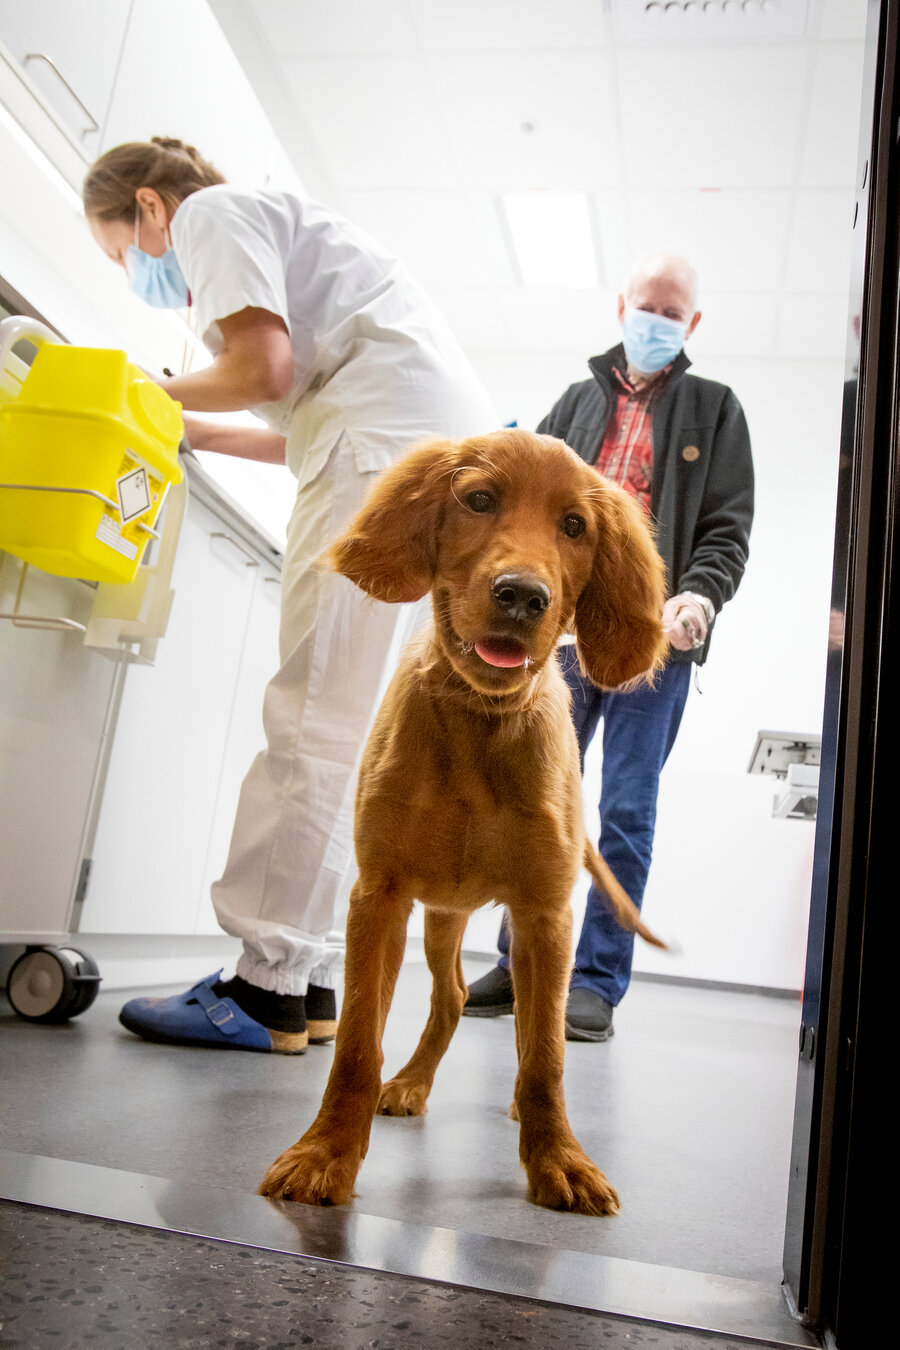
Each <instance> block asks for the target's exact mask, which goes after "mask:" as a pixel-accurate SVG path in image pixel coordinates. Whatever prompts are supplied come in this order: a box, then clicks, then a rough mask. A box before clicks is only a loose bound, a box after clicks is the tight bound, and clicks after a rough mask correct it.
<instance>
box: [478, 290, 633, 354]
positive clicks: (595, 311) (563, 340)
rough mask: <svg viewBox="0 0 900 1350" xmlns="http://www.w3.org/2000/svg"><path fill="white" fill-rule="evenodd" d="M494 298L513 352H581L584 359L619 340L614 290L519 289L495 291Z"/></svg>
mask: <svg viewBox="0 0 900 1350" xmlns="http://www.w3.org/2000/svg"><path fill="white" fill-rule="evenodd" d="M497 299H498V303H499V306H500V310H501V312H502V314H503V315H504V317H505V319H506V327H507V331H508V333H509V345H510V347H512V348H513V349H519V350H526V351H527V350H541V349H544V348H548V347H554V348H565V349H566V350H568V351H572V350H575V351H578V350H581V351H583V352H584V355H585V359H587V357H589V356H591V355H593V354H594V353H595V352H601V351H604V350H605V349H606V348H607V347H611V346H612V345H613V344H614V343H616V342H618V341H619V321H618V317H617V314H616V305H617V296H616V292H615V291H612V290H571V291H563V290H543V289H529V288H527V287H525V286H520V287H518V288H516V289H513V290H508V291H501V292H499V293H498V297H497Z"/></svg>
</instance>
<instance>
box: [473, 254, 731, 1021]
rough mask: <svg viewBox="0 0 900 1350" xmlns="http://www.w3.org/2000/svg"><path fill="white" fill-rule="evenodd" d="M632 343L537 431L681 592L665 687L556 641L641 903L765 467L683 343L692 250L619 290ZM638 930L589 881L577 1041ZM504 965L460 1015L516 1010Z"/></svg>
mask: <svg viewBox="0 0 900 1350" xmlns="http://www.w3.org/2000/svg"><path fill="white" fill-rule="evenodd" d="M619 322H620V324H621V326H622V342H621V343H620V344H619V345H618V346H615V347H613V348H611V350H610V351H608V352H605V353H604V354H603V355H602V356H595V357H593V358H592V359H591V360H590V361H589V362H588V366H589V369H590V372H591V377H590V379H587V380H583V381H582V382H581V383H579V384H573V385H571V386H570V387H569V388H568V389H567V390H566V392H565V393H564V394H563V396H562V398H561V399H560V400H559V402H558V403H557V404H556V405H555V406H554V407H553V408H552V410H551V411H550V413H549V414H548V416H547V417H545V418H544V420H543V421H542V422H541V424H540V425H539V427H538V431H542V432H547V433H549V434H550V435H553V436H559V437H560V438H561V439H562V440H564V441H566V442H567V443H568V444H569V445H570V446H571V447H572V449H573V450H575V451H576V452H577V453H578V454H579V455H580V456H581V457H582V459H584V460H586V461H587V462H588V463H589V464H593V465H595V466H596V468H597V470H598V472H600V473H602V474H603V475H604V476H605V477H607V478H609V479H612V480H613V481H614V482H617V483H619V484H621V486H622V487H623V488H625V489H626V491H628V492H630V493H632V494H633V495H634V496H635V497H636V498H637V499H638V501H640V503H641V504H642V506H643V507H644V508H645V510H646V511H647V512H648V514H649V515H650V516H651V518H652V519H653V521H654V522H655V525H656V530H657V544H658V547H659V550H660V553H661V554H662V557H663V559H664V561H665V563H666V568H667V573H668V579H669V595H670V598H669V600H668V601H667V602H666V606H665V609H664V611H663V623H664V625H665V627H666V630H667V632H668V634H669V642H670V644H671V647H670V655H669V659H668V661H667V662H666V665H665V668H664V669H663V671H662V673H661V675H660V676H659V677H658V679H657V680H656V682H655V685H654V687H653V688H644V689H639V690H635V691H630V692H610V691H607V690H600V689H597V688H595V687H594V686H593V685H592V684H590V683H589V681H587V680H586V679H585V678H584V676H583V675H582V674H581V673H580V671H579V669H578V662H577V658H576V656H575V649H574V647H572V646H568V647H562V648H561V649H560V660H561V664H562V668H563V672H564V674H565V677H566V680H567V682H568V684H569V687H570V689H571V692H572V716H573V718H574V722H575V728H576V731H577V733H578V743H579V748H580V751H581V758H582V765H583V764H584V755H585V752H586V750H587V748H588V746H589V745H590V742H591V739H592V737H593V735H594V732H595V731H596V729H597V726H598V723H599V722H600V720H601V718H602V720H603V770H602V773H603V783H602V789H601V794H600V820H601V832H600V851H601V853H602V854H603V856H604V858H605V859H606V861H607V862H608V863H609V865H610V867H611V868H612V869H613V871H614V872H615V874H616V876H617V877H618V879H619V881H620V882H621V883H622V885H623V886H624V887H625V889H626V890H627V891H628V893H629V895H630V896H631V898H632V899H633V900H634V902H635V904H637V905H640V904H641V901H642V899H643V895H644V888H645V886H646V882H647V873H648V871H649V868H650V857H651V853H652V848H653V833H654V828H655V824H656V800H657V793H658V787H659V775H660V771H661V770H662V767H663V765H664V764H665V762H666V759H667V758H668V755H669V752H670V750H671V749H672V745H673V744H674V741H675V737H676V734H677V732H678V727H679V724H680V722H681V716H682V713H683V711H684V705H685V700H686V699H687V694H688V687H689V684H690V675H691V667H692V666H693V665H702V663H703V662H704V661H705V660H706V656H707V652H708V650H709V641H710V630H711V628H712V625H713V623H714V620H715V616H716V615H717V614H718V612H719V610H720V609H721V608H722V606H723V605H724V604H725V602H726V601H727V600H730V599H731V597H732V596H733V595H734V593H735V591H736V590H737V587H738V584H739V582H740V579H741V576H742V575H743V571H744V567H745V566H746V562H747V551H748V539H749V535H750V525H751V521H752V519H753V463H752V460H751V456H750V438H749V435H748V432H747V424H746V421H745V419H744V413H743V410H742V408H741V405H740V403H739V402H738V400H737V399H736V398H735V396H734V394H733V393H732V391H731V390H730V389H729V388H728V387H727V385H724V384H718V383H716V382H715V381H713V380H705V379H700V378H698V377H697V376H696V375H688V374H687V373H686V372H687V369H688V366H689V365H690V364H691V363H690V361H689V360H688V358H687V356H686V355H685V354H684V351H683V347H684V343H685V341H686V339H687V338H688V337H690V335H691V333H693V331H694V329H695V328H696V327H697V324H698V323H699V322H700V312H699V310H698V309H697V304H696V275H695V273H694V270H693V268H692V267H691V266H690V264H689V263H688V262H687V261H686V259H684V258H681V257H678V256H677V255H674V254H666V253H658V254H652V255H650V256H649V257H646V258H644V259H642V260H641V261H640V262H639V263H637V264H636V265H635V267H634V269H633V270H632V272H631V275H630V277H629V279H628V283H627V285H626V287H625V293H624V295H620V296H619ZM633 946H634V938H633V936H632V935H631V934H627V933H624V932H623V931H622V930H621V929H620V928H619V927H618V925H617V924H616V923H615V922H614V920H613V919H612V918H611V917H610V915H609V914H608V912H607V910H606V909H605V908H604V906H603V904H602V902H601V900H600V898H599V896H598V895H597V893H596V891H595V890H594V888H593V887H592V888H591V890H590V892H589V893H588V899H587V908H586V911H585V916H584V924H583V926H582V929H581V935H580V938H579V942H578V948H577V951H576V955H575V967H574V970H573V972H572V979H571V987H570V992H569V999H568V1004H567V1008H566V1036H567V1037H568V1039H569V1040H578V1041H605V1040H607V1039H608V1038H609V1037H610V1036H611V1035H612V1033H613V1009H614V1008H615V1007H616V1006H617V1004H618V1003H619V1002H621V999H622V997H623V995H624V993H625V991H626V989H627V988H628V984H629V980H630V978H631V960H632V952H633ZM499 947H500V952H501V955H500V960H499V963H498V965H497V966H496V967H495V968H494V969H493V970H491V971H490V972H489V973H488V974H487V975H485V976H483V977H482V978H481V979H480V980H476V981H475V982H474V983H473V984H472V985H471V986H470V988H469V995H468V999H467V1001H466V1005H465V1008H464V1012H465V1013H467V1014H468V1015H469V1016H470V1017H497V1016H499V1015H500V1014H501V1013H509V1012H512V1008H513V988H512V980H511V977H510V973H509V939H508V935H507V932H506V928H505V925H504V927H503V928H502V929H501V934H500V943H499Z"/></svg>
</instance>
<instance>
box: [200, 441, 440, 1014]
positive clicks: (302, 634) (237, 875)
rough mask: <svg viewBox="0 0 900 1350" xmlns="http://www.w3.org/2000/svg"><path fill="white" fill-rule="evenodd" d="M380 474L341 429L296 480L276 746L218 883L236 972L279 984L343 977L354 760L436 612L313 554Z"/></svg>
mask: <svg viewBox="0 0 900 1350" xmlns="http://www.w3.org/2000/svg"><path fill="white" fill-rule="evenodd" d="M375 477H376V475H375V474H374V473H361V472H360V471H359V470H358V469H357V466H356V462H355V459H354V455H353V453H352V450H351V449H350V446H349V444H348V438H347V436H346V435H342V436H341V438H340V439H339V440H338V442H337V444H336V446H335V447H334V449H333V450H332V452H331V455H330V457H329V458H328V460H327V462H326V463H325V465H324V468H323V469H322V471H321V472H320V473H319V474H318V475H317V476H316V477H315V478H314V479H313V481H312V482H310V483H307V484H306V485H305V486H302V487H301V488H300V489H299V491H298V494H297V500H296V504H295V506H294V510H293V514H292V516H291V521H290V524H289V527H288V542H287V550H286V554H285V561H284V571H283V592H282V609H281V639H280V640H281V663H282V664H281V669H280V670H279V671H278V673H277V675H276V676H275V677H274V679H273V680H272V681H271V683H270V684H269V686H268V689H267V691H266V697H265V703H264V708H263V720H264V723H265V731H266V738H267V742H268V744H267V748H266V749H265V750H263V751H262V752H261V753H260V754H259V755H258V756H257V758H256V759H255V761H254V763H253V765H252V767H251V769H250V772H249V773H248V775H247V777H246V778H245V780H244V784H243V787H242V789H241V795H240V801H239V804H238V810H237V816H236V819H235V824H234V831H233V835H232V840H231V848H230V851H229V855H228V861H227V864H226V867H225V872H224V875H223V877H222V879H221V881H218V882H216V884H215V885H214V886H213V890H212V897H213V904H214V906H215V911H216V915H217V917H218V920H219V923H220V924H221V925H222V927H223V928H224V929H225V931H226V932H228V933H231V934H232V935H233V936H235V937H239V938H241V939H242V941H243V946H244V950H243V954H242V955H241V957H240V958H239V960H238V964H237V973H238V975H240V976H241V978H242V979H245V980H247V981H249V983H251V984H255V985H257V986H258V987H260V988H263V989H271V990H274V991H275V992H276V993H279V994H304V993H305V992H306V988H307V984H308V983H312V984H316V985H324V986H326V987H333V986H334V983H335V978H336V976H337V974H338V972H339V970H340V966H341V962H342V958H343V948H344V940H343V936H342V934H341V933H338V932H336V931H335V908H336V905H337V902H338V900H339V899H340V898H342V891H343V890H344V883H345V879H346V878H347V877H348V874H349V872H350V868H351V865H352V862H353V843H352V813H353V794H354V789H355V779H356V769H357V765H358V762H359V758H360V755H361V752H362V749H363V747H364V745H365V741H366V737H367V735H368V731H369V727H370V725H371V722H372V719H373V717H374V715H375V712H376V711H377V708H378V705H379V703H380V701H381V698H382V696H383V694H384V690H385V688H386V686H387V683H388V680H389V679H390V677H391V675H392V674H393V671H394V668H395V667H396V664H397V660H398V658H399V655H400V652H401V651H402V649H403V646H404V645H405V643H406V641H407V640H408V638H409V636H410V635H411V633H412V631H413V630H414V628H415V627H416V626H417V625H418V624H419V623H421V622H422V621H423V619H424V618H425V615H426V614H427V609H426V608H425V607H424V606H423V605H418V606H411V605H388V604H382V603H379V602H378V601H373V600H370V599H368V598H367V597H366V596H365V595H364V594H363V592H362V591H361V590H359V588H358V587H356V586H354V585H353V584H352V583H351V582H349V581H347V580H346V579H345V578H344V577H341V576H337V575H335V574H334V573H332V572H329V571H327V570H326V569H324V568H322V567H321V565H317V563H316V559H317V558H318V557H319V555H320V554H321V552H322V550H323V549H324V548H325V547H326V546H327V545H328V544H329V543H330V542H331V540H333V539H334V538H335V537H336V535H337V534H338V533H339V532H340V530H341V528H342V527H343V526H344V525H346V524H347V523H348V521H349V520H350V519H351V518H352V517H353V515H354V514H355V512H356V510H357V509H358V507H359V506H360V504H361V502H362V501H363V499H364V497H365V496H366V494H367V492H368V490H369V488H370V487H371V485H372V483H373V482H374V480H375ZM342 926H343V925H342Z"/></svg>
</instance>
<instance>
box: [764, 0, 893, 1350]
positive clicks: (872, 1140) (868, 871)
mask: <svg viewBox="0 0 900 1350" xmlns="http://www.w3.org/2000/svg"><path fill="white" fill-rule="evenodd" d="M898 18H900V0H869V15H868V31H867V37H866V57H865V65H864V77H863V88H862V98H861V117H860V154H859V171H858V177H857V200H856V210H855V217H854V240H853V260H852V278H851V293H850V316H851V319H852V326H853V331H854V337H853V338H851V340H850V342H849V344H848V354H847V365H846V370H845V384H844V415H843V423H842V429H841V449H840V456H841V463H840V470H839V483H838V505H837V522H836V531H835V535H836V547H835V563H834V573H833V588H832V617H831V633H830V639H829V651H828V658H827V660H828V669H827V677H826V693H825V710H824V723H823V739H822V765H821V783H820V797H819V803H820V808H819V818H818V823H817V828H816V843H815V855H814V864H813V880H812V893H811V905H810V930H809V946H808V950H807V964H806V976H805V983H804V995H803V1014H802V1026H801V1033H800V1058H799V1066H798V1075H797V1104H796V1113H795V1120H794V1143H793V1155H792V1160H791V1180H790V1191H789V1202H788V1216H787V1225H786V1231H785V1249H784V1270H785V1278H786V1281H787V1288H788V1293H789V1297H790V1298H791V1300H792V1301H793V1302H794V1303H795V1305H796V1307H797V1309H798V1310H799V1312H800V1313H801V1314H802V1315H803V1316H804V1317H805V1318H806V1319H808V1320H809V1321H810V1322H811V1323H813V1324H814V1325H816V1326H818V1327H820V1328H822V1329H823V1331H825V1332H827V1333H828V1335H829V1337H831V1338H832V1339H833V1341H834V1343H835V1344H836V1345H837V1346H838V1347H839V1350H869V1347H871V1346H873V1345H874V1344H875V1343H876V1342H874V1341H873V1340H872V1339H871V1337H872V1335H873V1334H878V1333H881V1332H884V1331H886V1330H887V1325H888V1323H887V1320H886V1319H887V1317H888V1313H887V1311H886V1309H887V1308H888V1306H889V1305H888V1303H887V1301H886V1299H885V1295H886V1294H887V1295H888V1296H889V1297H890V1298H892V1296H893V1289H892V1287H891V1286H890V1285H888V1286H886V1287H885V1286H884V1285H881V1286H880V1287H879V1282H878V1280H877V1279H876V1278H875V1275H874V1268H873V1262H872V1255H873V1249H875V1250H877V1249H878V1248H879V1246H880V1247H881V1248H882V1249H884V1248H885V1246H886V1243H885V1241H884V1240H883V1239H881V1240H879V1239H877V1238H875V1237H874V1236H873V1234H872V1231H871V1210H872V1205H873V1202H874V1203H875V1204H876V1205H877V1204H878V1203H879V1201H881V1202H882V1203H884V1202H885V1201H886V1200H887V1197H886V1196H883V1195H882V1194H880V1192H881V1193H883V1192H884V1190H885V1188H886V1186H887V1185H888V1184H889V1174H888V1172H887V1170H886V1163H885V1159H888V1160H889V1159H890V1157H891V1153H890V1141H889V1139H888V1130H889V1129H890V1128H891V1126H892V1119H891V1114H890V1109H889V1107H888V1105H887V1103H886V1102H885V1100H884V1096H885V1087H886V1079H885V1067H886V1066H885V1058H884V1052H885V1050H886V1049H887V1045H886V1043H885V1039H884V1038H885V1036H888V1037H889V1036H890V1032H892V1031H893V1030H894V1026H895V1024H896V1018H894V1019H893V1021H887V1022H885V1020H884V1019H885V1018H886V1017H889V1016H890V1012H891V1008H890V1006H889V1005H890V1000H889V993H890V991H891V986H890V984H888V983H887V981H886V979H885V974H887V978H888V979H889V978H890V972H887V961H888V959H889V956H893V949H892V947H891V945H890V944H891V937H892V936H893V934H892V933H889V931H888V914H889V911H890V909H891V905H890V899H891V896H892V893H893V892H894V891H896V889H897V882H896V879H895V877H896V864H895V862H894V859H895V856H896V852H897V849H896V843H897V836H898V835H900V823H898V821H897V820H896V814H897V813H896V812H894V811H892V809H891V808H892V805H893V801H895V800H896V799H897V797H898V792H897V788H896V787H895V786H894V785H893V783H892V781H891V775H892V773H894V774H896V772H897V771H898V769H900V761H898V758H897V752H898V750H900V736H898V718H897V713H896V707H895V703H896V695H897V694H898V693H900V547H898V537H897V525H898V521H900V475H898V459H897V449H898V408H900V398H898V370H900V362H898V352H900V348H898V331H900V330H898V282H900V272H898V258H900V193H898V178H900V153H898V134H900V85H898V80H897V70H896V65H897V57H898ZM892 695H893V696H894V697H892ZM892 755H893V761H892ZM892 867H893V870H891V868H892ZM885 868H888V869H889V870H888V871H887V873H885ZM888 1044H889V1042H888ZM888 1082H889V1080H888ZM894 1129H895V1132H896V1127H894ZM884 1150H887V1151H886V1152H885V1151H884ZM883 1254H884V1255H885V1256H886V1255H887V1252H886V1251H883ZM880 1310H885V1311H883V1312H880Z"/></svg>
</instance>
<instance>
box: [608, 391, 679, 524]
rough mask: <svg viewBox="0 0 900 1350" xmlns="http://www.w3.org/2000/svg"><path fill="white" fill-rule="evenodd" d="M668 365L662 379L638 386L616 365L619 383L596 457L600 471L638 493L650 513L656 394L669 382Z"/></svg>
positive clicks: (613, 480) (642, 503)
mask: <svg viewBox="0 0 900 1350" xmlns="http://www.w3.org/2000/svg"><path fill="white" fill-rule="evenodd" d="M668 369H669V368H668V367H667V368H666V370H665V371H664V372H662V378H661V379H656V380H654V381H653V382H652V384H650V385H649V386H648V387H646V388H644V389H640V390H637V389H635V388H634V386H633V385H631V384H630V383H629V382H628V378H627V376H625V375H623V374H622V372H621V371H620V370H618V369H617V368H616V367H615V366H613V374H614V376H615V377H616V380H617V381H618V385H619V387H618V390H617V396H616V401H615V405H614V407H613V410H612V412H611V413H610V418H609V423H608V424H607V427H606V431H605V432H604V433H603V439H602V440H601V442H600V444H599V445H598V447H597V457H596V459H595V460H594V467H595V468H596V469H597V471H598V472H599V473H602V474H603V477H604V478H609V479H610V480H611V481H612V482H613V483H618V484H619V486H620V487H623V488H624V489H625V491H626V492H630V493H631V495H632V496H633V497H636V498H637V499H638V501H639V502H640V504H641V506H642V507H643V508H644V510H645V511H646V512H647V514H648V515H649V514H650V485H651V483H652V481H653V426H652V417H651V410H652V406H653V400H654V398H655V397H656V395H657V394H658V393H659V391H660V390H661V389H662V388H663V387H664V385H665V383H666V376H667V375H668Z"/></svg>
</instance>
